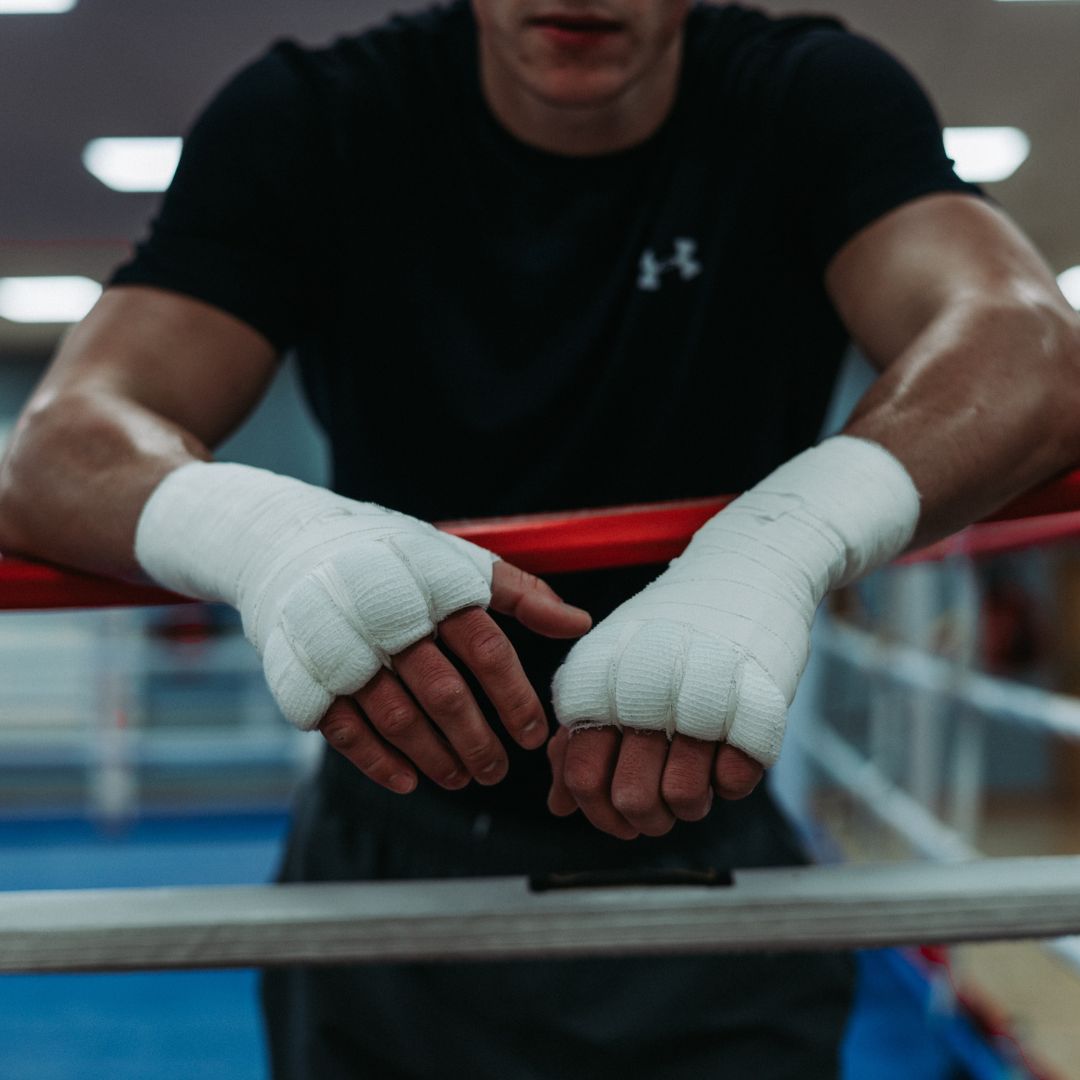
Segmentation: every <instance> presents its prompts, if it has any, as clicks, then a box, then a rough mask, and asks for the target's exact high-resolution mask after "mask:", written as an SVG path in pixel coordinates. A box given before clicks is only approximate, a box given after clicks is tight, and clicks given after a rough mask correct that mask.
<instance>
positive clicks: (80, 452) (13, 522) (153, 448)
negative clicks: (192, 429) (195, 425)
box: [0, 389, 210, 578]
mask: <svg viewBox="0 0 1080 1080" xmlns="http://www.w3.org/2000/svg"><path fill="white" fill-rule="evenodd" d="M209 456H210V455H209V452H208V451H207V449H206V447H205V446H203V444H202V443H201V442H200V441H199V440H198V439H197V438H196V437H195V436H193V435H192V434H190V433H189V432H187V431H185V430H184V429H183V428H181V427H179V426H178V425H176V424H174V423H172V422H171V421H169V420H167V419H165V418H164V417H162V416H159V415H157V414H156V413H154V412H152V411H150V410H148V409H146V408H145V407H143V406H141V405H139V404H138V403H136V402H134V401H132V400H129V399H127V398H124V397H123V396H121V395H119V394H115V393H112V392H109V391H105V390H99V389H78V390H68V391H61V392H59V393H56V394H48V393H39V395H37V397H36V399H35V400H34V401H32V402H31V404H30V406H29V407H28V409H27V410H26V412H25V413H24V414H23V416H22V418H21V419H20V421H19V423H18V425H17V427H16V429H15V432H14V435H13V437H12V441H11V444H10V447H9V449H8V452H7V454H6V456H5V458H4V461H3V463H2V464H0V552H3V553H5V554H12V553H20V554H24V555H31V556H34V557H37V558H40V559H47V560H49V561H52V562H58V563H62V564H65V565H69V566H76V567H79V568H81V569H84V570H90V571H95V572H99V573H105V574H110V575H113V576H119V577H127V578H138V577H141V576H142V575H141V573H140V571H139V567H138V564H137V563H136V561H135V555H134V539H135V527H136V523H137V522H138V519H139V515H140V513H141V511H142V508H143V506H144V505H145V503H146V500H147V499H148V498H149V496H150V493H151V492H152V491H153V490H154V488H155V487H156V486H157V484H158V483H159V482H160V481H161V479H162V477H163V476H165V475H166V474H167V473H169V472H171V471H172V470H173V469H175V468H178V467H179V466H180V465H183V464H186V463H187V462H189V461H192V460H196V459H207V458H209Z"/></svg>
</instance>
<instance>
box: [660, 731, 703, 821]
mask: <svg viewBox="0 0 1080 1080" xmlns="http://www.w3.org/2000/svg"><path fill="white" fill-rule="evenodd" d="M716 749H717V744H716V743H714V742H703V741H702V740H701V739H692V738H690V736H689V735H676V736H675V737H674V738H673V739H672V740H671V746H670V748H669V749H668V754H667V762H666V763H665V765H664V776H663V779H662V780H661V781H660V794H661V796H662V797H663V800H664V802H665V803H666V804H667V806H668V808H669V809H670V810H671V812H672V814H674V815H675V817H677V818H678V819H679V820H680V821H700V820H701V819H702V818H703V817H705V815H706V814H708V812H709V810H710V809H711V808H712V802H713V792H712V777H713V760H714V758H715V757H716Z"/></svg>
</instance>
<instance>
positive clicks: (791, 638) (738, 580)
mask: <svg viewBox="0 0 1080 1080" xmlns="http://www.w3.org/2000/svg"><path fill="white" fill-rule="evenodd" d="M918 517H919V496H918V492H917V491H916V490H915V486H914V484H913V483H912V480H911V477H910V476H909V475H908V473H907V471H906V470H905V469H904V467H903V465H901V464H900V462H899V461H897V460H896V458H894V457H893V456H892V455H891V454H890V453H889V452H888V451H887V450H885V449H883V448H882V447H880V446H878V445H877V444H876V443H871V442H866V441H864V440H862V439H856V438H851V437H848V436H838V437H836V438H833V439H829V440H828V441H826V442H824V443H822V444H821V445H820V446H817V447H815V448H814V449H812V450H807V451H806V452H805V453H803V454H800V455H799V456H798V457H796V458H794V459H793V460H792V461H789V462H788V463H787V464H786V465H783V466H781V467H780V468H779V469H777V470H776V471H775V472H774V473H772V474H771V475H770V476H768V477H767V478H766V479H765V480H763V481H762V482H761V483H760V484H758V485H757V486H756V487H754V488H751V489H750V490H749V491H747V492H746V494H744V495H742V496H741V497H740V498H738V499H736V500H735V501H734V502H733V503H732V504H731V505H730V506H729V507H728V508H727V509H726V510H724V511H722V512H721V513H719V514H717V515H716V517H714V518H712V519H711V520H710V521H708V522H707V523H706V524H705V525H704V526H703V527H702V528H701V529H700V530H699V531H698V532H697V533H696V534H695V535H694V537H693V539H692V540H691V542H690V545H689V546H688V547H687V549H686V551H685V552H684V553H683V554H682V555H681V556H680V557H679V558H677V559H675V560H674V562H672V563H671V565H670V567H669V568H668V569H667V570H666V571H665V572H664V573H663V574H662V575H661V576H660V577H659V578H657V580H656V581H654V582H653V583H652V584H651V585H649V586H648V587H646V588H645V589H644V590H642V592H640V593H638V594H637V595H636V596H634V597H632V598H631V599H629V600H628V601H626V603H624V604H622V605H620V606H619V607H618V608H616V609H615V611H613V612H612V613H611V615H609V616H608V617H607V618H606V619H604V620H603V621H602V622H601V623H599V624H598V625H597V626H596V627H595V628H594V629H593V630H592V631H591V632H590V633H589V634H587V635H586V636H585V637H583V638H582V639H581V640H580V641H579V642H578V643H577V644H576V645H575V646H574V648H573V649H572V650H571V651H570V654H569V656H568V657H567V659H566V662H565V663H564V664H563V666H562V667H561V668H560V669H559V671H558V672H557V673H556V675H555V682H554V686H553V691H554V705H555V713H556V715H557V716H558V718H559V721H560V722H561V723H562V724H564V725H566V726H567V727H570V728H571V729H574V728H583V727H585V728H587V727H600V726H608V725H613V726H617V727H620V728H636V729H645V730H660V731H666V732H667V733H668V735H669V736H671V735H672V734H674V733H675V732H681V733H683V734H685V735H691V736H693V737H695V738H698V739H705V740H710V741H724V742H727V743H729V744H731V745H732V746H736V747H738V748H739V749H741V750H743V751H745V752H746V753H747V754H749V755H750V757H752V758H754V759H755V760H757V761H759V762H760V763H761V764H762V765H766V766H768V765H772V764H773V763H774V762H775V761H776V759H777V757H778V756H779V754H780V745H781V742H782V740H783V736H784V726H785V722H786V718H787V710H788V706H789V705H790V704H791V701H792V699H793V698H794V696H795V689H796V686H797V685H798V681H799V677H800V676H801V675H802V672H803V669H804V668H805V666H806V661H807V659H808V657H809V651H810V627H811V624H812V622H813V619H814V613H815V611H816V610H817V606H818V604H819V603H820V602H821V600H822V598H823V597H824V596H825V594H826V592H827V591H828V590H829V589H831V588H833V587H835V586H838V585H842V584H844V583H846V582H848V581H852V580H854V579H855V578H857V577H859V576H860V575H861V574H864V573H866V572H867V571H869V570H871V569H873V568H874V567H875V566H878V565H880V564H881V563H884V562H887V561H888V560H889V559H891V558H892V557H893V556H894V555H896V554H898V553H899V552H900V551H902V550H903V549H904V547H906V545H907V543H908V541H909V540H910V539H911V537H912V535H913V533H914V531H915V526H916V524H917V522H918Z"/></svg>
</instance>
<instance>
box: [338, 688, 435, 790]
mask: <svg viewBox="0 0 1080 1080" xmlns="http://www.w3.org/2000/svg"><path fill="white" fill-rule="evenodd" d="M319 731H320V732H322V736H323V738H324V739H326V741H327V742H328V743H329V744H330V745H331V746H332V747H333V748H334V749H335V750H337V751H338V753H340V754H343V755H344V756H345V757H346V758H348V760H349V761H351V762H352V763H353V765H355V766H356V767H357V768H358V769H359V770H360V771H361V772H362V773H363V774H364V775H365V776H366V777H368V778H369V779H371V780H374V781H375V783H376V784H380V785H381V786H382V787H384V788H388V789H389V790H390V791H395V792H397V793H398V794H399V795H408V794H409V792H410V791H412V790H413V789H414V788H415V787H416V772H415V771H414V770H413V768H412V766H411V765H410V764H409V763H408V762H407V761H406V760H405V758H403V757H402V756H401V754H399V753H398V752H397V751H396V750H394V749H393V748H392V747H390V746H387V745H386V744H385V743H384V742H383V741H382V740H381V739H380V738H379V737H378V736H377V735H376V734H375V733H374V732H373V731H372V730H371V728H370V727H368V725H367V723H366V721H365V720H364V719H363V717H361V716H360V714H359V713H358V712H357V711H356V707H355V705H353V703H352V702H351V701H350V700H349V699H348V698H336V699H335V700H334V702H333V703H332V704H331V705H330V708H329V709H328V710H327V712H326V715H325V716H324V717H323V719H322V722H321V723H320V724H319Z"/></svg>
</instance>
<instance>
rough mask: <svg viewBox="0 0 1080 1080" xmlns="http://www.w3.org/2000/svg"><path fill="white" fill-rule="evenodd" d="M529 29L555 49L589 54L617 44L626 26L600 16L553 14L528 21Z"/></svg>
mask: <svg viewBox="0 0 1080 1080" xmlns="http://www.w3.org/2000/svg"><path fill="white" fill-rule="evenodd" d="M529 26H530V27H531V28H532V29H534V30H536V31H537V33H539V34H541V35H542V36H543V38H544V39H545V40H546V41H547V43H548V45H549V46H551V47H552V48H554V49H556V50H558V51H559V52H563V51H565V50H570V51H571V52H573V53H576V54H581V53H583V52H586V51H588V52H589V53H590V54H591V53H593V52H594V51H595V50H596V49H603V47H604V46H605V45H606V44H608V43H610V42H613V41H618V40H619V36H620V35H621V34H622V32H623V30H624V27H623V24H622V23H620V22H618V21H616V20H615V19H605V18H603V17H602V16H598V15H587V14H577V13H570V12H562V11H554V12H550V13H545V14H543V15H539V16H537V17H536V18H534V19H530V20H529Z"/></svg>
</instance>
